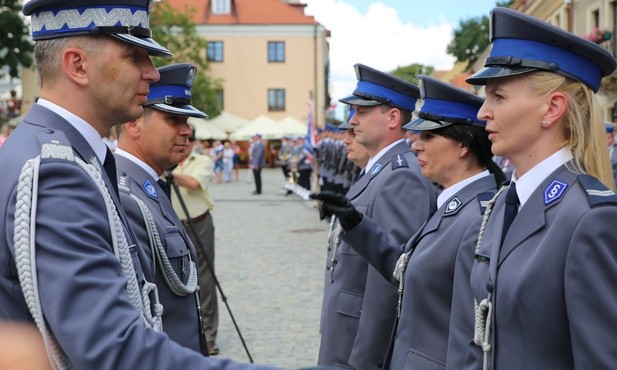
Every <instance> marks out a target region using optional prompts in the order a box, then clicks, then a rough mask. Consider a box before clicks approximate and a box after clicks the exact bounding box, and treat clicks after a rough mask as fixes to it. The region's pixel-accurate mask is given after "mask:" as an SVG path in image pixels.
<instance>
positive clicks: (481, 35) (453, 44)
mask: <svg viewBox="0 0 617 370" xmlns="http://www.w3.org/2000/svg"><path fill="white" fill-rule="evenodd" d="M513 2H514V0H505V1H497V4H496V6H497V7H505V8H509V7H510V5H512V3H513ZM488 31H489V20H488V16H487V15H483V16H481V17H475V18H470V19H467V20H462V21H460V22H459V26H458V28H457V29H455V30H454V37H453V39H452V41H450V43H449V44H448V47H447V49H446V51H447V52H448V54H450V55H452V56H454V57H455V58H456V61H457V62H469V64H473V63H475V62H476V60H478V57H479V56H480V54H481V53H482V52H483V51H484V50H485V49H486V48H487V47H488V45H489V44H490V41H489V39H488Z"/></svg>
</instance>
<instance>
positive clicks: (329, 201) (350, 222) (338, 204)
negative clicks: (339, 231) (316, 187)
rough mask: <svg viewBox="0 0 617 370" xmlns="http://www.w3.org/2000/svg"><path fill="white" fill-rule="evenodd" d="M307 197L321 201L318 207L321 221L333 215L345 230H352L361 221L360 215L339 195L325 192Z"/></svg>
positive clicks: (347, 200)
mask: <svg viewBox="0 0 617 370" xmlns="http://www.w3.org/2000/svg"><path fill="white" fill-rule="evenodd" d="M309 197H310V198H311V199H316V200H320V201H321V206H319V218H320V219H321V220H323V219H324V218H326V217H328V216H331V215H335V216H336V217H338V220H339V222H340V224H341V226H342V227H343V229H345V230H351V229H353V228H354V227H356V226H358V224H359V223H360V221H362V213H360V212H358V211H357V210H356V208H355V207H354V206H353V204H351V202H350V201H349V199H347V198H346V197H345V196H344V195H343V194H341V193H337V192H334V191H328V190H326V191H322V192H321V193H312V194H310V195H309Z"/></svg>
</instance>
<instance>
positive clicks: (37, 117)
mask: <svg viewBox="0 0 617 370" xmlns="http://www.w3.org/2000/svg"><path fill="white" fill-rule="evenodd" d="M51 140H57V141H59V142H60V143H62V144H67V145H70V146H72V147H73V151H74V153H75V155H76V156H77V157H80V158H82V159H84V160H85V161H86V162H88V163H89V162H90V158H94V160H97V159H96V157H95V154H94V151H93V150H92V148H91V147H90V146H89V144H88V143H87V142H86V141H85V139H84V138H83V137H82V136H81V134H79V132H78V131H77V130H75V129H74V128H73V127H72V126H71V125H70V124H69V123H68V122H66V121H65V120H64V119H63V118H61V117H60V116H59V115H57V114H55V113H53V112H51V111H50V110H48V109H46V108H44V107H42V106H40V105H36V104H35V105H34V106H33V107H32V108H31V109H30V111H29V112H28V114H27V115H26V117H25V118H24V121H23V122H22V123H21V124H20V125H19V126H18V127H17V128H16V129H15V131H13V133H11V136H10V137H9V138H8V139H7V141H6V142H5V143H4V144H3V145H2V147H1V148H0V168H2V174H3V176H4V180H3V184H2V186H0V215H1V216H2V218H3V219H4V220H5V224H4V226H3V231H2V233H0V319H4V320H13V321H27V322H32V321H33V319H32V316H31V315H30V313H29V311H28V308H27V306H26V303H25V300H24V296H23V293H22V290H21V287H20V284H19V280H18V277H17V272H16V265H15V256H14V249H13V221H14V214H15V201H16V185H17V179H18V176H19V173H20V171H21V168H22V167H23V165H24V163H25V162H26V161H27V160H29V159H31V158H34V157H36V156H37V155H39V153H40V148H41V142H44V143H49V142H51ZM103 178H104V180H105V182H106V183H107V187H108V188H109V189H111V184H110V182H109V179H108V178H107V175H106V174H105V173H103ZM38 187H39V196H38V204H37V208H38V210H37V219H36V235H35V243H36V263H37V274H38V288H39V289H38V291H39V294H40V300H41V306H42V310H43V314H44V316H45V319H46V322H47V324H48V325H49V328H50V329H51V330H52V332H53V334H54V336H55V338H56V339H57V340H58V343H59V345H60V346H61V348H62V350H63V351H64V352H65V353H66V354H67V355H68V357H69V358H70V359H71V361H72V363H73V365H74V366H75V368H76V369H101V370H103V369H109V370H112V369H245V368H246V369H253V368H259V367H252V366H250V365H238V364H237V363H233V362H231V361H229V360H219V359H213V358H206V357H203V356H202V355H200V354H199V353H197V352H194V351H192V350H189V349H186V348H183V347H181V346H180V345H178V344H177V343H175V342H172V341H171V340H170V339H169V338H168V337H167V335H165V334H162V333H157V332H155V331H154V330H152V329H149V328H147V327H146V326H145V325H144V320H143V318H142V317H141V316H140V315H139V313H138V312H137V310H136V309H135V308H134V307H133V306H132V305H131V303H130V302H129V299H128V296H127V294H126V292H125V287H126V284H127V280H126V278H125V277H124V276H123V275H122V272H121V269H120V264H119V263H118V259H117V258H116V256H115V255H114V253H113V250H112V241H111V234H110V232H109V222H108V218H107V215H106V213H104V209H105V204H104V201H103V198H102V196H101V195H100V193H99V190H98V188H96V186H95V184H94V182H93V181H92V180H91V179H90V177H89V176H88V175H87V174H86V173H85V172H84V171H83V170H82V169H81V168H80V167H78V166H77V165H76V164H75V163H74V162H71V161H68V160H63V159H54V160H51V159H50V160H44V161H42V163H41V166H40V178H39V183H38ZM110 193H111V196H112V198H113V200H114V203H115V205H116V206H117V207H118V211H119V213H120V217H122V219H123V221H124V220H125V216H124V212H123V211H122V208H121V207H120V206H119V201H118V199H117V197H116V195H115V194H114V191H113V190H112V191H110ZM132 239H133V238H131V237H130V233H129V243H131V240H132ZM131 252H132V256H133V260H134V266H135V269H136V270H137V271H136V272H137V274H138V276H139V281H141V280H142V279H141V276H144V275H145V277H146V279H148V280H149V281H152V269H151V267H150V265H149V261H148V260H147V258H146V257H145V256H144V255H143V251H141V249H140V248H135V247H132V248H131Z"/></svg>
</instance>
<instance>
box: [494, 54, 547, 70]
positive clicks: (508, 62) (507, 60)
mask: <svg viewBox="0 0 617 370" xmlns="http://www.w3.org/2000/svg"><path fill="white" fill-rule="evenodd" d="M484 66H485V67H496V66H503V67H508V68H511V67H519V68H535V69H541V70H543V71H550V72H557V71H558V70H559V64H558V63H555V62H543V61H540V60H529V59H521V58H517V57H489V58H486V62H485V63H484Z"/></svg>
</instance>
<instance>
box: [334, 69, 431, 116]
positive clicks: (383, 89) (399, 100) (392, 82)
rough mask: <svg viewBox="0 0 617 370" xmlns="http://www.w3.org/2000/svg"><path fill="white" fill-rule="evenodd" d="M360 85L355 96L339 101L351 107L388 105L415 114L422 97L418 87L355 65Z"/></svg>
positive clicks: (386, 74)
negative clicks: (418, 101) (417, 103)
mask: <svg viewBox="0 0 617 370" xmlns="http://www.w3.org/2000/svg"><path fill="white" fill-rule="evenodd" d="M354 68H355V69H356V78H357V79H358V84H357V85H356V89H355V90H354V92H353V95H351V96H348V97H346V98H343V99H340V100H339V101H340V102H342V103H345V104H349V105H360V106H373V105H381V104H386V105H390V106H393V107H396V108H400V109H404V110H407V111H410V112H413V111H414V110H415V109H416V100H417V99H418V98H419V97H420V91H419V90H418V87H417V86H415V85H412V84H410V83H409V82H407V81H403V80H401V79H400V78H397V77H394V76H392V75H390V74H388V73H384V72H381V71H378V70H376V69H374V68H371V67H368V66H365V65H363V64H359V63H358V64H355V65H354Z"/></svg>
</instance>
